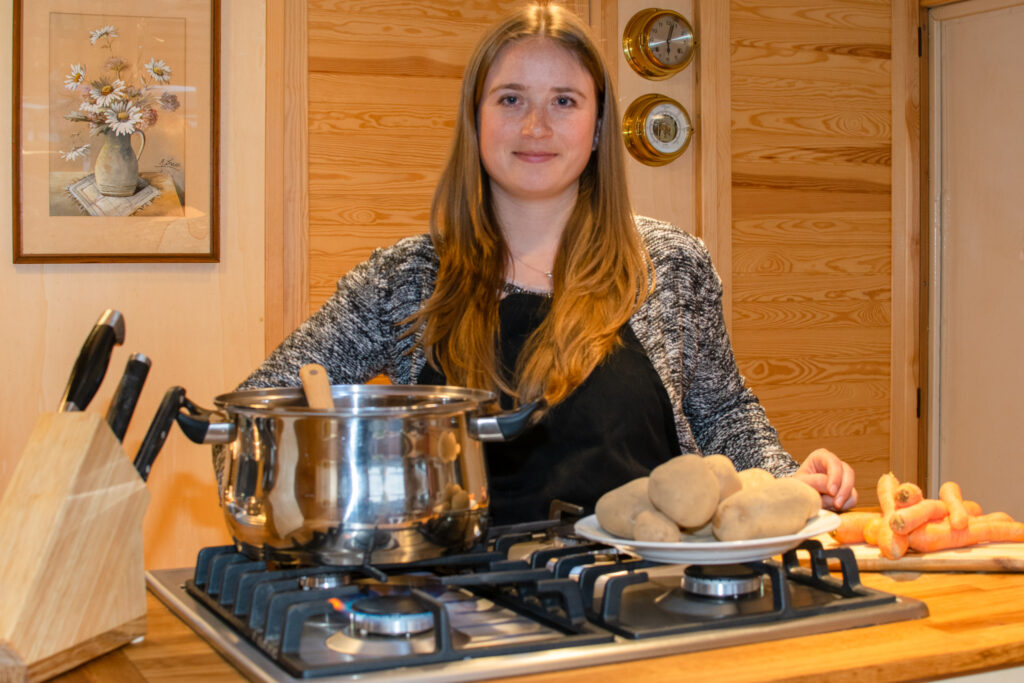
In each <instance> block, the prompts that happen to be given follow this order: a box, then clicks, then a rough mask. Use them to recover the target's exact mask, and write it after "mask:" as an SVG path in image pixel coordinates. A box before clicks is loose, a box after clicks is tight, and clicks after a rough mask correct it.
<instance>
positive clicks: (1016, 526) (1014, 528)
mask: <svg viewBox="0 0 1024 683" xmlns="http://www.w3.org/2000/svg"><path fill="white" fill-rule="evenodd" d="M908 538H909V539H910V547H911V548H913V549H914V550H916V551H917V552H919V553H929V552H934V551H936V550H946V549H948V548H963V547H964V546H968V545H974V544H976V543H989V542H999V541H1014V542H1018V543H1019V542H1024V522H1007V521H1005V520H1002V519H981V518H978V517H971V518H969V519H968V521H967V528H965V529H954V528H953V526H952V525H951V524H950V520H949V519H944V520H942V521H941V522H929V523H928V524H925V525H924V526H921V527H918V528H917V529H915V530H914V531H913V532H912V533H911V534H910V535H909V537H908Z"/></svg>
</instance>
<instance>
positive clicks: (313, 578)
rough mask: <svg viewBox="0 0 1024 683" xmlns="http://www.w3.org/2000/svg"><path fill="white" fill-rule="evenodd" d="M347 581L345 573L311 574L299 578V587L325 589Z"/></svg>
mask: <svg viewBox="0 0 1024 683" xmlns="http://www.w3.org/2000/svg"><path fill="white" fill-rule="evenodd" d="M348 583H349V579H348V576H346V575H345V574H311V575H309V576H303V577H302V578H300V579H299V588H301V589H302V590H304V591H318V590H327V589H331V588H338V587H339V586H345V585H347V584H348Z"/></svg>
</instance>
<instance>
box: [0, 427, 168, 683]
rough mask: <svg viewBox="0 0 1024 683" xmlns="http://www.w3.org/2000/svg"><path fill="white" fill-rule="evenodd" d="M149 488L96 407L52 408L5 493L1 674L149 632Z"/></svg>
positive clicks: (89, 653)
mask: <svg viewBox="0 0 1024 683" xmlns="http://www.w3.org/2000/svg"><path fill="white" fill-rule="evenodd" d="M148 504H149V491H147V490H146V486H145V484H144V482H143V481H142V478H141V477H139V475H138V473H137V472H136V471H135V467H134V466H133V465H132V462H131V460H130V459H129V458H128V456H126V455H125V453H124V451H123V450H122V449H121V444H120V443H119V442H118V440H117V438H116V437H115V436H114V434H113V432H111V431H110V428H109V427H108V426H107V423H106V422H105V421H104V420H103V419H102V418H101V417H99V416H98V415H95V414H92V413H83V412H75V413H46V414H44V415H42V416H41V417H40V418H39V420H38V422H37V423H36V425H35V428H34V430H33V431H32V435H31V437H30V438H29V442H28V446H27V447H26V448H25V452H24V453H23V454H22V457H21V460H20V461H19V462H18V466H17V468H16V469H15V471H14V476H13V478H12V479H11V481H10V483H9V484H8V487H7V491H6V493H5V494H4V496H3V499H2V500H0V552H2V553H3V558H2V559H0V683H6V682H8V681H24V680H32V681H36V680H45V679H47V678H51V677H53V676H55V675H57V674H59V673H61V672H63V671H67V670H68V669H71V668H73V667H75V666H78V665H79V664H81V663H83V662H86V661H88V660H90V659H93V658H95V657H98V656H100V655H102V654H105V653H106V652H109V651H110V650H113V649H115V648H118V647H120V646H121V645H124V644H125V643H128V642H130V641H132V640H134V639H136V638H137V637H139V636H142V635H144V634H145V633H146V580H145V568H144V562H143V552H142V550H143V547H142V518H143V515H144V514H145V512H146V506H147V505H148Z"/></svg>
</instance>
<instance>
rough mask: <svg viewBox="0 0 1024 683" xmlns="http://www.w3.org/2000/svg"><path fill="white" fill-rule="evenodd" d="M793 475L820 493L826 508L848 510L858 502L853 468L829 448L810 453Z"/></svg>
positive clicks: (822, 503)
mask: <svg viewBox="0 0 1024 683" xmlns="http://www.w3.org/2000/svg"><path fill="white" fill-rule="evenodd" d="M793 477H794V478H795V479H799V480H800V481H802V482H804V483H805V484H808V485H809V486H810V487H811V488H813V489H814V490H815V491H817V492H818V493H820V494H821V506H822V507H824V508H832V509H833V510H848V509H849V508H852V507H853V506H854V505H856V504H857V489H855V488H854V487H853V468H852V467H850V466H849V465H847V464H846V463H845V462H843V461H842V460H840V459H839V456H838V455H836V454H835V453H833V452H832V451H830V450H828V449H825V448H819V449H817V450H815V451H814V452H812V453H811V454H810V455H808V456H807V458H806V459H805V460H804V461H803V462H802V463H801V464H800V469H798V470H797V471H796V473H795V474H794V475H793Z"/></svg>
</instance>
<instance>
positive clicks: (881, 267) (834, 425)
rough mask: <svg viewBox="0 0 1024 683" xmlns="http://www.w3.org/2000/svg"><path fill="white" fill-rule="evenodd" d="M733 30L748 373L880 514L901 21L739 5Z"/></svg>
mask: <svg viewBox="0 0 1024 683" xmlns="http://www.w3.org/2000/svg"><path fill="white" fill-rule="evenodd" d="M729 22H730V27H729V31H730V35H731V50H732V54H731V84H730V85H731V100H730V101H731V114H732V134H731V145H732V149H731V164H732V172H731V174H732V175H731V177H732V207H731V208H732V220H733V225H732V234H731V238H732V279H733V282H732V285H733V291H732V316H733V342H734V347H735V350H736V355H737V360H738V362H739V365H740V369H741V371H742V372H743V374H744V375H745V376H746V378H747V380H748V382H749V383H750V385H751V386H752V388H753V389H754V391H755V393H757V394H758V396H759V397H760V398H761V400H762V402H763V403H764V405H765V408H766V410H767V411H768V414H769V417H770V418H771V419H772V421H773V423H774V424H775V426H776V427H777V428H778V430H779V433H780V437H781V439H782V442H783V445H784V446H786V447H787V448H788V449H789V450H790V451H791V452H792V453H793V455H794V456H795V457H796V458H797V459H801V458H803V457H804V456H805V455H806V454H807V453H808V452H809V451H810V450H812V449H813V448H815V447H819V446H824V447H827V448H831V449H832V450H834V451H836V452H837V453H839V454H840V455H841V456H842V457H844V458H845V459H848V460H849V461H850V462H851V463H852V464H853V465H854V467H855V469H856V471H857V473H858V482H859V486H858V488H859V489H860V492H861V496H862V498H863V499H865V500H866V501H868V502H870V501H871V500H872V499H873V489H874V483H875V481H876V480H877V476H878V474H880V473H881V472H883V471H887V470H888V468H889V466H890V464H889V463H890V448H891V447H890V443H889V442H890V436H891V424H890V411H891V406H890V402H891V400H892V398H891V371H892V369H891V366H892V360H891V346H892V329H891V328H892V281H891V277H892V253H891V242H890V240H891V236H890V230H891V229H890V225H891V217H892V198H891V193H892V190H891V164H892V158H891V157H892V155H891V145H892V124H891V107H892V104H891V97H892V95H891V85H890V78H891V77H890V68H891V54H890V45H891V36H890V31H891V20H890V14H889V7H888V6H887V5H886V4H885V3H877V2H868V1H867V0H848V1H845V2H841V3H829V4H827V5H822V4H821V3H816V2H810V1H808V0H774V1H773V2H764V0H734V1H733V2H732V3H731V5H730V16H729Z"/></svg>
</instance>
